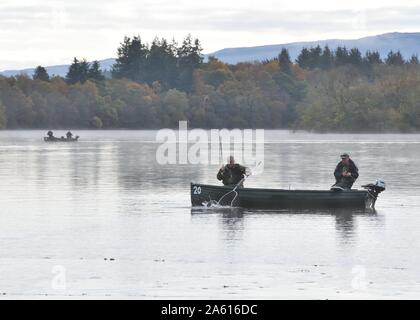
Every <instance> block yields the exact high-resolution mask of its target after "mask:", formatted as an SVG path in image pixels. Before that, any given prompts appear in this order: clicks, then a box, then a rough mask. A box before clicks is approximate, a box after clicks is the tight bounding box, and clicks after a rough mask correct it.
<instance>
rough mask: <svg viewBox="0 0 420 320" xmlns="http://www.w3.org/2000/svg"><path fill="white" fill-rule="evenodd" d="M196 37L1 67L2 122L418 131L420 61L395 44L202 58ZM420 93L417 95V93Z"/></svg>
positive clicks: (127, 42)
mask: <svg viewBox="0 0 420 320" xmlns="http://www.w3.org/2000/svg"><path fill="white" fill-rule="evenodd" d="M201 52H202V48H201V44H200V41H199V40H198V39H193V38H192V37H191V36H187V37H186V38H185V39H184V40H183V41H182V42H181V43H180V44H178V43H176V42H175V41H174V40H173V41H171V42H169V41H167V40H166V39H163V38H162V39H159V38H156V39H154V40H153V42H152V43H151V44H150V45H149V44H146V43H144V42H143V41H142V39H141V38H140V36H135V37H132V38H129V37H125V38H124V40H123V41H122V43H121V44H120V46H119V48H118V49H117V55H118V57H117V60H116V63H115V65H114V66H113V67H112V70H111V72H108V73H104V72H103V71H102V70H101V69H100V65H99V62H98V61H93V62H87V61H86V60H85V59H77V58H74V60H73V62H72V64H71V65H70V67H69V70H68V73H67V75H66V76H65V77H58V76H50V75H48V73H47V71H46V70H45V68H43V67H42V66H39V67H37V68H36V70H35V72H34V75H33V77H32V78H29V77H28V76H24V75H20V76H16V77H8V78H6V77H0V128H44V129H46V128H69V129H70V128H132V129H153V128H163V127H176V126H177V125H178V121H179V120H188V121H189V126H190V127H201V128H273V129H275V128H288V129H305V130H314V131H346V132H361V131H363V132H372V131H380V132H384V131H402V132H408V131H418V130H419V129H420V102H417V101H418V100H419V97H420V67H419V64H418V59H417V56H415V55H413V56H412V57H410V58H409V59H407V60H405V59H404V57H403V56H402V54H401V53H400V52H399V51H395V52H393V51H391V52H389V54H388V55H387V56H386V57H385V59H383V60H382V59H381V56H380V55H379V53H378V52H376V51H368V52H366V53H364V54H362V53H361V52H360V51H359V50H358V49H357V48H351V49H347V48H345V47H338V48H336V49H335V50H332V49H330V48H328V46H326V47H324V48H321V47H319V46H317V47H313V48H303V49H302V50H301V52H300V53H299V55H298V57H297V58H296V61H291V58H290V56H289V53H288V51H287V50H286V49H283V50H281V52H280V53H279V55H278V57H276V58H275V59H271V60H266V61H263V62H247V63H237V64H226V63H223V62H221V61H219V60H218V59H216V58H214V57H209V58H208V60H207V61H204V59H203V55H202V53H201ZM419 101H420V100H419Z"/></svg>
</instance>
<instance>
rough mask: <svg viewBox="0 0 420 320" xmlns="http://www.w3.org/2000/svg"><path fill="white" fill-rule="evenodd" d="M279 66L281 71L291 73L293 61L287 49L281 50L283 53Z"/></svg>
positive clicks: (279, 59)
mask: <svg viewBox="0 0 420 320" xmlns="http://www.w3.org/2000/svg"><path fill="white" fill-rule="evenodd" d="M278 61H279V65H280V68H281V71H283V72H285V73H290V71H291V69H290V67H291V65H292V61H291V60H290V55H289V51H288V50H287V49H286V48H283V49H281V52H280V54H279V57H278Z"/></svg>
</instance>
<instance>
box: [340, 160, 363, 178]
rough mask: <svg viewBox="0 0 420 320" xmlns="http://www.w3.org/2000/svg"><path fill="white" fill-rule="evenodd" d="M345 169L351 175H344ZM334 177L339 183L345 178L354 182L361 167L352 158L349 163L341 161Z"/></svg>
mask: <svg viewBox="0 0 420 320" xmlns="http://www.w3.org/2000/svg"><path fill="white" fill-rule="evenodd" d="M344 171H347V172H350V173H351V177H343V175H342V174H343V172H344ZM334 177H335V180H336V182H337V183H338V182H340V181H342V180H343V179H344V180H348V181H349V182H352V183H353V182H354V181H356V179H357V178H358V177H359V169H358V168H357V166H356V164H355V163H354V162H353V160H351V159H350V160H349V164H348V165H345V164H344V163H343V162H342V161H340V162H339V163H338V164H337V167H336V168H335V171H334Z"/></svg>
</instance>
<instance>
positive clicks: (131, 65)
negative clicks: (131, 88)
mask: <svg viewBox="0 0 420 320" xmlns="http://www.w3.org/2000/svg"><path fill="white" fill-rule="evenodd" d="M148 53H149V50H148V48H147V46H146V45H145V44H143V42H142V41H141V38H140V36H136V37H133V39H130V38H129V37H125V38H124V41H123V43H121V45H120V47H119V48H118V58H117V61H116V63H115V64H114V65H113V67H112V76H113V77H114V78H119V79H122V78H126V79H130V80H133V81H137V82H144V81H145V80H146V76H145V65H146V58H147V55H148Z"/></svg>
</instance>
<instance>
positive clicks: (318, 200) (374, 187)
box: [191, 181, 385, 209]
mask: <svg viewBox="0 0 420 320" xmlns="http://www.w3.org/2000/svg"><path fill="white" fill-rule="evenodd" d="M380 182H382V181H380ZM363 188H365V189H366V190H340V191H337V190H283V189H257V188H237V189H236V192H232V189H233V187H229V186H213V185H205V184H197V183H191V204H192V206H209V203H210V204H211V203H216V204H218V205H221V206H234V207H242V208H256V209H287V208H374V207H375V202H376V199H377V197H378V194H379V193H381V192H382V191H384V190H385V184H384V183H383V185H382V184H381V185H378V182H376V183H371V184H368V185H365V186H363ZM229 192H230V194H229Z"/></svg>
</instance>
